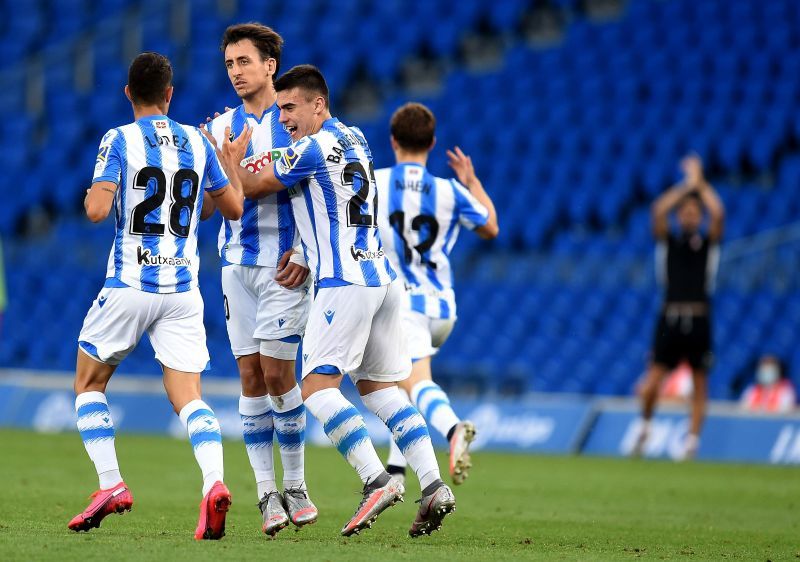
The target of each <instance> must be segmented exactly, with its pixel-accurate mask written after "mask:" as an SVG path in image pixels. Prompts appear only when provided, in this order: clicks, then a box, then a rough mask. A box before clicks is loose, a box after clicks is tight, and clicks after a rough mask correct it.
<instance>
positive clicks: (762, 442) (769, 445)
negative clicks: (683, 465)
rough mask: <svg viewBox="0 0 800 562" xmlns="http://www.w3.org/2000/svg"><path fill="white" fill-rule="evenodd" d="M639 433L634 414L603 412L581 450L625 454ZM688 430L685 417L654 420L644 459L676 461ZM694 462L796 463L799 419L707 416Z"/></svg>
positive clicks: (674, 415) (799, 452)
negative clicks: (696, 460)
mask: <svg viewBox="0 0 800 562" xmlns="http://www.w3.org/2000/svg"><path fill="white" fill-rule="evenodd" d="M640 431H641V421H640V419H639V416H638V414H637V413H636V411H635V410H630V409H612V408H601V409H600V410H599V411H598V415H597V417H596V419H595V421H594V424H593V425H592V427H591V429H590V430H589V433H588V435H587V438H586V442H585V443H584V446H583V452H584V453H586V454H592V455H611V456H627V455H629V454H630V453H631V451H632V449H633V447H634V444H635V442H636V439H637V437H638V435H639V432H640ZM687 432H688V418H687V416H686V414H684V413H677V412H674V413H663V414H658V415H657V416H655V417H654V418H653V420H652V422H651V426H650V436H649V438H648V440H647V442H646V444H645V447H644V451H643V456H645V457H650V458H667V459H679V458H680V457H681V453H682V451H683V443H684V439H685V438H686V434H687ZM697 459H698V460H710V461H731V462H757V463H771V464H800V417H797V416H782V417H781V416H754V415H749V414H746V413H733V412H730V413H710V414H709V415H708V417H707V419H706V422H705V425H704V427H703V432H702V435H701V441H700V448H699V450H698V452H697Z"/></svg>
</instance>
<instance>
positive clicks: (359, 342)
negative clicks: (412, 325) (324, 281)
mask: <svg viewBox="0 0 800 562" xmlns="http://www.w3.org/2000/svg"><path fill="white" fill-rule="evenodd" d="M404 296H405V293H404V291H403V288H402V286H401V285H400V283H398V282H394V283H391V284H390V285H385V286H383V287H362V286H360V285H346V286H344V287H328V288H322V289H319V290H318V291H317V294H316V296H315V297H314V300H313V301H312V302H311V308H310V313H309V317H308V325H307V326H306V337H305V339H304V340H303V377H305V376H306V375H308V374H309V373H310V372H311V371H313V370H315V369H318V368H319V367H333V368H335V369H336V370H338V372H339V373H347V374H348V375H349V376H350V379H351V380H352V381H353V383H356V382H358V381H359V380H371V381H378V382H396V381H401V380H404V379H406V378H408V375H409V374H410V373H411V359H410V358H409V356H408V352H407V350H406V338H405V336H404V335H403V322H402V318H401V316H400V313H401V306H402V301H403V298H404Z"/></svg>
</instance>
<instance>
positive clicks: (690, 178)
mask: <svg viewBox="0 0 800 562" xmlns="http://www.w3.org/2000/svg"><path fill="white" fill-rule="evenodd" d="M681 170H682V171H683V174H684V178H685V182H686V184H687V185H689V186H691V187H693V188H695V189H697V188H700V187H701V186H702V185H703V183H704V177H703V161H702V160H701V159H700V157H699V156H698V155H697V154H694V153H693V154H690V155H688V156H686V157H685V158H684V159H683V160H681Z"/></svg>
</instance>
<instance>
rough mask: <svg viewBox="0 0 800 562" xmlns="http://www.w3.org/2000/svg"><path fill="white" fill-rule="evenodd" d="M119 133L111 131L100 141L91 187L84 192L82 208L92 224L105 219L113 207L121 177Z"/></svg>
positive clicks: (121, 154) (121, 153) (121, 160)
mask: <svg viewBox="0 0 800 562" xmlns="http://www.w3.org/2000/svg"><path fill="white" fill-rule="evenodd" d="M120 140H121V137H120V133H119V131H118V130H116V129H111V130H110V131H108V132H107V133H106V134H105V135H103V140H101V141H100V149H99V151H98V152H97V159H96V160H95V165H94V175H93V178H94V179H92V187H90V188H89V189H87V190H86V197H85V198H84V200H83V208H84V209H85V210H86V216H87V217H89V220H90V221H92V222H100V221H103V220H105V219H106V217H107V216H108V214H109V213H110V212H111V207H112V206H113V205H114V199H115V197H116V193H117V188H118V186H119V183H120V180H121V177H122V162H123V151H122V149H121V147H120Z"/></svg>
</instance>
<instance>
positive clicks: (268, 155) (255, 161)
mask: <svg viewBox="0 0 800 562" xmlns="http://www.w3.org/2000/svg"><path fill="white" fill-rule="evenodd" d="M284 152H286V149H285V148H282V149H277V148H276V149H273V150H265V151H264V152H259V153H258V154H253V155H252V156H248V157H247V158H245V159H244V160H242V161H241V163H240V165H241V167H242V168H247V171H248V172H250V173H252V174H257V173H258V172H260V171H261V170H263V169H264V166H268V165H270V164H272V163H273V162H275V161H276V160H279V159H280V157H281V156H283V153H284Z"/></svg>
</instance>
